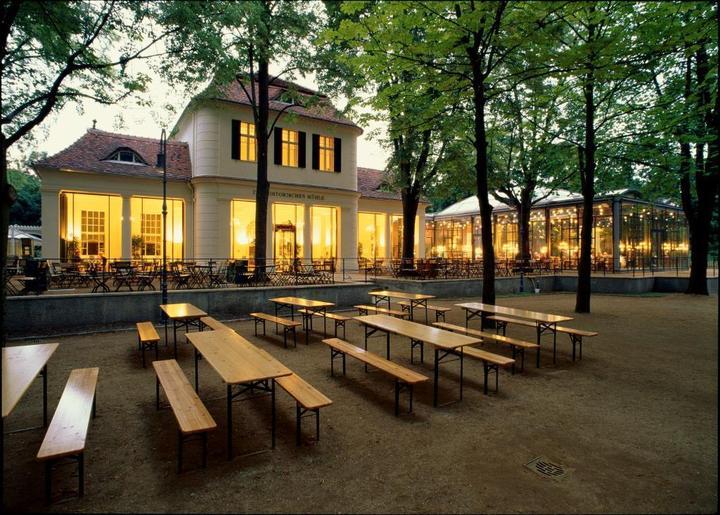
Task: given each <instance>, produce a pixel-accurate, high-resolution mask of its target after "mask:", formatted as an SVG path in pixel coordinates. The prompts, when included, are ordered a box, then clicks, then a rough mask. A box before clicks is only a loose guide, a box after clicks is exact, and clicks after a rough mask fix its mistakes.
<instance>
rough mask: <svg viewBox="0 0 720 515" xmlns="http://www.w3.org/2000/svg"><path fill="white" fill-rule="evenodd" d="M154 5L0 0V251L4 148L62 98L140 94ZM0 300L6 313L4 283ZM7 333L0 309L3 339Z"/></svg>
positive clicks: (1, 250) (154, 33)
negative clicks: (138, 64)
mask: <svg viewBox="0 0 720 515" xmlns="http://www.w3.org/2000/svg"><path fill="white" fill-rule="evenodd" d="M155 7H156V6H155V4H153V3H152V2H131V1H109V2H102V3H101V2H91V1H78V2H65V1H32V2H21V1H19V0H9V1H3V2H2V17H1V18H0V48H1V50H0V79H1V80H2V96H1V98H0V103H1V104H2V109H1V111H2V117H1V118H0V125H1V126H2V134H1V135H0V200H1V201H0V256H5V255H6V254H7V233H8V224H9V213H10V206H11V205H12V203H13V202H14V200H15V197H16V193H15V191H14V189H13V188H12V187H11V186H10V184H9V183H8V179H7V164H8V152H9V151H10V150H11V149H12V148H13V147H15V146H16V145H18V144H19V143H21V142H23V141H27V140H28V139H29V138H31V137H32V136H33V131H34V130H35V129H36V128H37V127H39V126H41V124H42V123H43V121H45V119H46V118H47V117H48V116H49V115H50V114H52V113H54V112H56V111H57V110H58V109H60V108H61V107H63V106H64V105H68V104H73V103H75V104H77V105H80V104H81V103H82V102H85V101H89V100H91V101H95V102H99V103H101V104H112V103H116V102H118V101H120V100H123V99H125V98H127V97H130V96H134V97H135V98H136V99H138V100H139V101H144V99H142V98H141V97H140V96H139V95H136V94H138V93H141V92H142V91H143V90H144V89H145V85H146V83H147V81H148V76H147V75H145V74H143V73H139V72H137V71H133V67H132V66H130V65H131V64H132V63H133V62H134V61H138V60H143V59H149V58H151V57H153V56H155V55H156V52H157V50H156V49H155V44H156V43H157V42H158V41H160V40H161V39H163V37H164V36H165V35H166V32H165V31H163V30H161V29H158V27H157V26H156V25H155V24H154V23H153V19H154V11H155ZM30 77H31V78H32V80H29V78H30ZM4 269H5V267H3V271H4ZM0 299H1V300H2V306H3V313H4V306H5V290H4V289H3V290H2V292H0ZM5 338H6V336H5V323H4V316H3V318H2V322H1V323H0V339H1V340H2V345H3V346H4V345H5Z"/></svg>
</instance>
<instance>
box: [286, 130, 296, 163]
mask: <svg viewBox="0 0 720 515" xmlns="http://www.w3.org/2000/svg"><path fill="white" fill-rule="evenodd" d="M282 165H283V166H293V167H297V165H298V131H292V130H288V129H283V130H282Z"/></svg>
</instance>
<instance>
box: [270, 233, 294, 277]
mask: <svg viewBox="0 0 720 515" xmlns="http://www.w3.org/2000/svg"><path fill="white" fill-rule="evenodd" d="M273 232H274V233H275V262H276V264H277V265H278V266H279V267H289V266H290V264H291V263H293V261H294V260H295V258H296V257H297V246H296V245H295V241H296V240H295V234H296V232H297V230H296V228H295V226H294V225H293V224H275V226H274V231H273Z"/></svg>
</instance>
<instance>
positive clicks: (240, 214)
mask: <svg viewBox="0 0 720 515" xmlns="http://www.w3.org/2000/svg"><path fill="white" fill-rule="evenodd" d="M230 219H231V224H230V231H231V245H230V246H231V249H230V253H231V256H232V258H233V259H249V258H251V257H253V256H254V255H255V202H254V201H252V200H233V201H232V202H231V204H230Z"/></svg>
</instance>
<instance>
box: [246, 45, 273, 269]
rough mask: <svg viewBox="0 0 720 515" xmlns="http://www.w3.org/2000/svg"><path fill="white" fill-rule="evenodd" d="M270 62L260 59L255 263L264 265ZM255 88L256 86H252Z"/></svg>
mask: <svg viewBox="0 0 720 515" xmlns="http://www.w3.org/2000/svg"><path fill="white" fill-rule="evenodd" d="M268 66H269V63H268V60H267V58H266V57H265V55H264V54H263V53H261V54H260V58H259V59H258V96H259V104H258V121H257V125H258V126H257V131H256V134H257V146H258V162H257V186H256V188H255V263H256V265H260V266H262V265H264V264H265V263H266V259H267V253H266V251H265V249H266V247H267V238H268V234H267V217H268V199H269V198H270V182H269V181H268V140H269V135H268V133H267V130H268V118H269V116H270V102H269V98H268V95H269V94H268V87H269V82H270V75H269V71H268ZM250 87H255V84H252V83H251V84H250Z"/></svg>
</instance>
